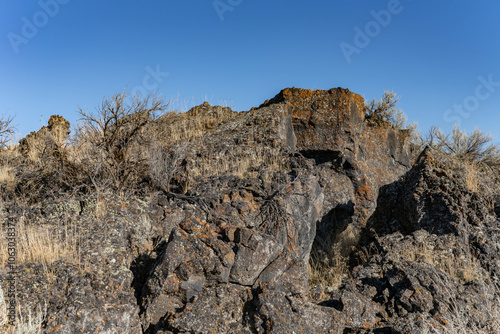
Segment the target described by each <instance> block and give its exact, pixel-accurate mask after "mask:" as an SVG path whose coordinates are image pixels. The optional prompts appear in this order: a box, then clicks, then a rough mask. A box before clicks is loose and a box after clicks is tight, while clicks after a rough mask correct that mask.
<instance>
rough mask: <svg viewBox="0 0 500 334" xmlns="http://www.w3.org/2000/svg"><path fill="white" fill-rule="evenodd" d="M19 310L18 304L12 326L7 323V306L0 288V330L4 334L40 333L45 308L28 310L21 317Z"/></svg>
mask: <svg viewBox="0 0 500 334" xmlns="http://www.w3.org/2000/svg"><path fill="white" fill-rule="evenodd" d="M21 311H22V310H21V308H20V306H19V304H18V309H17V312H16V313H17V316H16V321H15V324H14V326H12V325H11V324H9V323H8V318H7V306H6V303H5V298H4V294H3V289H2V288H1V287H0V330H1V332H2V333H4V334H40V333H41V332H42V323H43V320H44V318H45V317H46V315H47V307H46V305H45V306H44V307H41V308H38V309H37V310H34V314H33V313H32V312H31V310H28V313H27V315H25V316H23V315H22V312H21Z"/></svg>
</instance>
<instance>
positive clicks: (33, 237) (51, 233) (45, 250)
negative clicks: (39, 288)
mask: <svg viewBox="0 0 500 334" xmlns="http://www.w3.org/2000/svg"><path fill="white" fill-rule="evenodd" d="M15 229H16V250H17V254H16V264H17V265H22V264H28V263H37V264H42V265H43V266H45V267H48V266H50V265H51V264H52V263H54V262H55V261H58V260H64V261H65V262H68V263H73V264H76V265H78V266H82V261H81V256H80V248H79V242H78V240H79V237H78V235H77V232H76V230H75V227H74V226H67V225H66V226H65V227H64V228H63V230H62V231H61V227H60V226H52V225H43V226H34V225H27V224H25V222H24V219H23V218H21V219H19V221H18V222H17V223H16V227H15ZM6 232H7V231H6V227H5V226H4V227H3V228H2V235H6ZM8 257H9V255H8V253H7V239H6V238H1V239H0V266H2V267H5V266H6V265H7V263H8Z"/></svg>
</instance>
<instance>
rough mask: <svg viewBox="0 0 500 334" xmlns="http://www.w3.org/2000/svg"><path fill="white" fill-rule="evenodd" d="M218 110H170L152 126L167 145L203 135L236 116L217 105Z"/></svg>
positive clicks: (157, 135) (154, 131) (156, 135)
mask: <svg viewBox="0 0 500 334" xmlns="http://www.w3.org/2000/svg"><path fill="white" fill-rule="evenodd" d="M215 108H216V110H217V111H215V112H211V113H196V112H185V113H176V112H173V111H172V112H169V113H167V114H165V115H163V116H161V117H160V118H159V119H158V120H157V121H156V122H155V124H154V125H153V126H152V127H151V129H152V132H153V133H154V134H155V137H157V138H159V139H161V140H162V142H163V143H164V144H165V145H166V146H170V145H172V144H174V143H175V142H178V141H182V140H186V139H193V138H198V137H201V136H203V135H204V134H205V133H206V132H207V131H212V130H213V129H215V128H216V127H217V125H219V124H220V123H222V122H224V121H225V120H227V119H230V118H232V117H234V114H233V113H230V112H227V111H224V110H223V109H222V108H219V107H215Z"/></svg>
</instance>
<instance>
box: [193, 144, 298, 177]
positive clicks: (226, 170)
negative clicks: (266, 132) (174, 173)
mask: <svg viewBox="0 0 500 334" xmlns="http://www.w3.org/2000/svg"><path fill="white" fill-rule="evenodd" d="M261 166H265V167H266V170H267V172H268V173H273V172H277V171H287V170H289V168H290V167H289V162H288V158H287V156H285V155H283V154H282V152H281V149H280V148H273V147H266V146H256V147H255V148H248V149H247V150H245V151H243V152H241V153H240V154H238V155H237V156H233V155H232V154H231V153H226V152H222V153H220V154H218V155H217V156H214V157H209V158H207V157H202V158H200V159H197V160H195V161H194V162H193V166H192V167H190V177H193V178H196V177H200V176H201V177H209V176H221V175H233V176H238V177H244V176H249V175H250V176H254V177H255V176H257V170H258V169H259V167H261ZM264 177H267V178H271V176H270V175H265V176H264Z"/></svg>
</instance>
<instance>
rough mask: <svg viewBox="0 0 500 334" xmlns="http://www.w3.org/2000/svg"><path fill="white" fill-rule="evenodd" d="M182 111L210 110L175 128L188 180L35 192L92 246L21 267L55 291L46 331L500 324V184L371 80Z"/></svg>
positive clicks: (39, 295) (181, 172)
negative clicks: (393, 115)
mask: <svg viewBox="0 0 500 334" xmlns="http://www.w3.org/2000/svg"><path fill="white" fill-rule="evenodd" d="M175 117H176V118H174V116H168V117H165V118H160V119H159V120H158V121H157V124H155V126H159V127H161V126H166V124H168V122H170V121H172V122H176V123H174V124H184V123H182V122H183V120H185V119H186V120H188V121H189V122H191V123H189V124H192V122H194V120H195V119H196V117H204V120H205V121H206V120H207V119H208V121H206V122H205V121H204V122H205V123H203V124H207V125H206V126H205V125H204V132H203V133H201V134H200V135H199V136H197V137H196V139H195V140H189V138H188V137H187V136H185V135H183V136H179V139H178V140H177V142H176V144H175V145H177V146H176V147H182V148H183V152H184V153H183V154H184V155H183V160H182V163H181V164H179V168H178V170H176V171H175V175H174V177H173V180H174V182H177V183H178V184H184V185H185V187H184V190H183V191H173V192H168V191H163V192H161V193H157V194H153V195H151V196H150V197H148V198H143V199H141V200H139V199H123V198H121V197H119V196H109V197H106V196H104V197H103V196H101V197H99V196H97V195H95V196H94V195H92V196H91V195H86V196H81V197H80V198H79V199H78V200H75V201H72V202H71V203H68V204H67V205H63V204H62V203H63V202H64V201H63V199H61V200H60V201H57V200H56V201H52V202H48V203H45V202H44V203H40V204H38V206H37V207H33V208H31V211H30V212H29V214H28V215H27V218H26V219H27V221H30V222H32V223H37V224H49V225H50V224H54V226H57V224H62V223H60V222H63V221H64V222H76V223H75V224H73V225H70V230H71V229H73V230H74V231H76V232H78V233H77V234H78V235H79V239H78V243H79V244H80V245H82V250H83V251H82V254H81V261H82V262H83V263H86V266H85V267H82V266H78V265H76V266H75V265H74V264H69V263H65V262H64V261H60V262H59V263H56V264H54V265H53V272H54V277H55V278H52V279H51V278H50V277H39V276H37V275H36V271H37V270H40V268H38V269H37V267H36V266H26V267H25V268H24V269H26V270H31V271H33V272H34V273H35V275H29V276H28V275H20V276H19V277H18V282H19V284H20V285H21V286H25V287H27V288H26V289H25V290H23V291H22V293H20V300H22V301H23V302H25V303H26V304H25V305H27V306H26V307H28V308H31V309H36V307H37V306H40V305H42V304H43V303H44V302H45V303H47V316H46V318H45V320H44V331H45V332H46V333H77V332H85V333H87V332H92V333H148V334H153V333H425V332H441V331H444V330H448V331H451V332H453V330H457V331H458V330H463V331H466V332H467V331H474V330H478V329H482V330H485V331H486V332H494V331H495V330H498V329H499V328H500V327H498V325H499V315H500V309H499V308H498V305H499V300H498V299H499V297H500V294H499V292H498V291H499V290H498V284H500V282H499V281H498V277H499V274H500V272H499V270H500V268H499V267H498V263H499V257H498V254H499V251H500V239H499V238H500V237H499V235H498V230H499V228H500V221H499V219H498V199H497V198H495V195H497V196H498V192H495V191H493V192H491V191H490V192H488V193H486V192H477V191H476V192H474V191H472V190H470V189H472V188H471V185H470V184H469V182H470V178H469V177H468V174H467V173H468V171H467V169H466V168H465V166H464V164H463V163H462V162H461V161H458V160H456V159H455V158H452V157H450V156H447V155H445V154H443V153H440V152H439V151H437V150H435V149H431V148H427V149H425V150H424V151H423V152H414V151H413V148H412V147H411V145H410V144H409V143H408V140H407V136H408V133H407V132H406V131H404V130H396V129H392V128H378V127H373V126H370V125H369V124H367V123H366V122H365V120H364V117H365V110H364V101H363V99H362V98H361V96H359V95H357V94H354V93H352V92H350V91H349V90H347V89H342V88H336V89H330V90H328V91H324V90H318V91H310V90H304V89H296V88H291V89H285V90H283V91H281V92H280V93H279V94H278V95H277V96H276V97H274V98H273V99H271V100H268V101H266V102H265V103H264V104H262V105H261V106H260V107H259V108H254V109H252V110H250V111H247V112H241V113H233V112H232V111H231V110H230V109H229V108H222V107H212V106H210V105H208V104H203V105H201V106H199V107H196V108H193V109H192V110H191V111H189V112H188V113H186V114H185V115H183V116H175ZM51 119H52V118H51ZM49 127H50V126H49ZM63 128H64V127H63ZM45 131H48V130H45ZM50 131H51V130H50ZM172 133H173V132H172ZM477 182H478V184H477V185H476V186H477V187H475V189H482V187H484V186H486V185H485V184H482V183H481V180H478V181H477ZM490 188H491V187H490ZM103 203H104V204H103ZM103 208H104V209H103ZM21 214H24V213H21V212H20V210H17V209H16V206H15V205H13V206H12V207H11V208H9V210H8V217H7V218H9V219H13V220H15V219H17V218H18V217H19V215H21ZM97 219H99V221H101V222H105V224H103V223H95V221H97ZM66 233H68V232H66ZM311 257H314V259H313V260H312V259H311ZM339 257H342V258H345V259H347V264H346V268H345V271H346V272H344V273H337V274H336V275H337V276H341V277H343V279H341V283H340V284H339V285H336V286H334V285H333V284H331V282H330V281H328V274H327V272H328V270H333V269H335V261H334V259H338V258H339ZM311 263H312V264H313V265H314V264H317V263H320V264H323V265H324V266H323V267H320V268H323V270H324V271H325V272H324V276H325V279H324V280H323V281H322V283H321V284H317V285H311V283H310V281H309V278H310V276H311V275H312V271H313V270H317V269H315V268H312V267H311V265H310V264H311ZM21 269H22V268H21ZM21 271H22V270H20V271H19V272H21ZM320 274H321V272H320ZM1 275H3V276H1V277H2V281H3V279H5V275H4V274H1ZM30 286H31V287H42V289H40V290H39V291H35V290H37V289H35V288H32V289H30V288H28V287H30ZM40 291H43V292H40ZM495 326H497V327H495Z"/></svg>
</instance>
